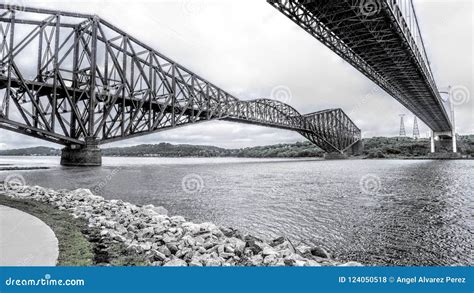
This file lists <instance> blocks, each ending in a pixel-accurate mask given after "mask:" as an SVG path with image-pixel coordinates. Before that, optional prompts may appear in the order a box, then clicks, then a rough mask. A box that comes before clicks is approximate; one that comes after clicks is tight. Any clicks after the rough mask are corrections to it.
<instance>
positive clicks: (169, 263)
mask: <svg viewBox="0 0 474 293" xmlns="http://www.w3.org/2000/svg"><path fill="white" fill-rule="evenodd" d="M163 266H164V267H186V266H188V264H187V263H186V262H185V261H184V260H182V259H178V258H175V259H172V260H170V261H167V262H166V263H165V264H164V265H163Z"/></svg>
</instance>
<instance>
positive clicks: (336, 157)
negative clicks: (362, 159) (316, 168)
mask: <svg viewBox="0 0 474 293" xmlns="http://www.w3.org/2000/svg"><path fill="white" fill-rule="evenodd" d="M324 159H325V160H345V159H347V155H346V154H344V153H339V152H332V153H325V154H324Z"/></svg>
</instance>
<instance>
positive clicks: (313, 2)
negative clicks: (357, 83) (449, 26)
mask: <svg viewBox="0 0 474 293" xmlns="http://www.w3.org/2000/svg"><path fill="white" fill-rule="evenodd" d="M267 1H268V3H270V4H271V5H272V6H274V7H275V8H276V9H278V10H279V11H280V12H281V13H282V14H284V15H285V16H287V17H288V18H290V19H291V20H292V21H293V22H295V23H296V24H297V25H299V26H300V27H301V28H303V29H304V30H305V31H307V32H308V33H310V34H311V35H312V36H313V37H315V38H316V39H317V40H319V41H321V42H322V43H323V44H324V45H325V46H327V47H328V48H330V49H331V50H332V51H334V52H335V53H336V54H338V55H339V56H340V57H342V58H343V59H344V60H346V61H347V62H349V63H350V64H351V65H352V66H354V67H355V68H356V69H357V70H359V71H360V72H361V73H363V74H364V75H365V76H367V77H368V78H369V79H371V80H372V81H374V82H375V83H376V84H377V85H379V86H380V87H381V88H382V89H384V90H385V91H386V92H387V93H389V94H390V95H391V96H393V97H394V98H395V99H397V100H398V101H399V102H400V103H401V104H402V105H404V106H405V107H406V108H408V109H409V110H410V111H412V112H413V113H414V114H415V115H416V116H418V117H419V118H420V119H421V120H422V121H423V122H424V123H425V124H426V125H428V126H429V127H430V128H431V129H432V130H435V131H450V130H451V128H452V124H451V120H450V117H449V116H448V113H449V111H447V110H446V109H445V107H444V105H443V103H442V100H441V97H440V94H439V92H438V89H437V87H436V83H435V80H434V78H433V74H432V73H431V69H430V64H429V60H428V57H427V55H426V52H425V47H424V44H423V38H422V36H421V33H420V29H419V25H418V21H417V18H416V13H415V10H414V7H413V3H412V2H411V1H412V0H371V1H365V0H364V1H361V0H338V1H332V0H267Z"/></svg>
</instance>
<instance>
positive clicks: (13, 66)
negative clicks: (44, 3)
mask: <svg viewBox="0 0 474 293" xmlns="http://www.w3.org/2000/svg"><path fill="white" fill-rule="evenodd" d="M0 94H1V97H0V128H4V129H7V130H11V131H16V132H19V133H23V134H25V135H29V136H33V137H37V138H40V139H44V140H48V141H52V142H56V143H60V144H64V145H72V144H78V145H81V144H82V145H83V144H86V138H88V139H89V138H92V139H94V140H95V141H97V142H98V143H100V144H104V143H109V142H113V141H118V140H123V139H128V138H131V137H136V136H140V135H146V134H150V133H154V132H157V131H163V130H166V129H172V128H176V127H181V126H185V125H189V124H192V123H200V122H204V121H210V120H228V121H236V122H240V123H250V124H256V125H262V126H267V127H276V128H281V129H287V130H293V131H297V132H299V133H301V134H302V135H303V136H305V137H306V138H308V139H309V140H310V141H312V142H313V143H315V144H316V145H318V146H319V147H321V148H322V149H323V150H325V151H328V152H342V151H344V150H346V149H347V148H349V147H350V146H351V145H352V144H354V143H356V142H357V141H358V140H360V137H361V135H360V129H358V128H357V127H356V126H355V124H354V123H353V122H352V121H351V120H350V119H349V118H348V117H347V116H346V115H345V114H344V112H343V111H342V110H340V109H334V110H326V111H321V112H320V113H319V112H318V114H311V115H301V114H300V113H299V112H298V111H296V110H295V109H294V108H292V107H291V106H289V105H287V104H285V103H282V102H279V101H275V100H270V99H257V100H251V101H242V100H239V99H237V98H236V97H234V96H233V95H231V94H229V93H227V92H226V91H224V90H222V89H221V88H219V87H217V86H216V85H214V84H212V83H211V82H209V81H207V80H205V79H204V78H202V77H200V76H199V75H197V74H195V73H194V72H192V71H190V70H188V69H186V68H185V67H183V66H181V65H180V64H178V63H176V62H175V61H173V60H171V59H169V58H167V57H166V56H164V55H162V54H160V53H159V52H157V51H156V50H154V49H153V48H151V47H149V46H147V45H145V44H143V43H142V42H140V41H139V40H137V39H135V38H134V37H133V36H131V35H129V34H127V33H125V32H124V31H122V30H120V29H118V28H117V27H115V26H114V25H112V24H110V23H108V22H107V21H105V20H103V19H101V18H99V17H97V16H94V15H86V14H77V13H69V12H61V11H51V10H43V9H35V8H23V7H22V9H21V10H18V8H17V7H10V6H8V5H4V4H3V5H0Z"/></svg>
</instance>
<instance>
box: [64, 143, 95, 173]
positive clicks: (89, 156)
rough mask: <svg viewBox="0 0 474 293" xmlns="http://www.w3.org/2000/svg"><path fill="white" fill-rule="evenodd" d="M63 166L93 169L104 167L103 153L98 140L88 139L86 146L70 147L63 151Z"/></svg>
mask: <svg viewBox="0 0 474 293" xmlns="http://www.w3.org/2000/svg"><path fill="white" fill-rule="evenodd" d="M61 165H63V166H80V167H93V166H101V165H102V151H101V150H100V148H99V145H98V142H97V140H95V139H94V138H89V137H88V138H86V145H82V146H81V145H69V146H66V147H65V148H63V149H62V150H61Z"/></svg>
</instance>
